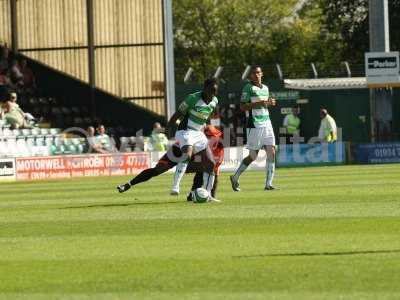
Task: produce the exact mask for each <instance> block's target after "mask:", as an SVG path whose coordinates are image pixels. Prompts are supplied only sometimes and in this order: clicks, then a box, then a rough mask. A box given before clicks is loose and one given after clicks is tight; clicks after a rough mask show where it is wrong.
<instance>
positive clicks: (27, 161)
mask: <svg viewBox="0 0 400 300" xmlns="http://www.w3.org/2000/svg"><path fill="white" fill-rule="evenodd" d="M149 167H150V155H149V154H148V153H144V152H138V153H112V154H87V155H70V156H49V157H21V158H16V166H15V168H16V177H17V180H38V179H54V178H72V177H82V176H111V175H131V174H136V173H138V172H140V171H142V170H144V169H147V168H149Z"/></svg>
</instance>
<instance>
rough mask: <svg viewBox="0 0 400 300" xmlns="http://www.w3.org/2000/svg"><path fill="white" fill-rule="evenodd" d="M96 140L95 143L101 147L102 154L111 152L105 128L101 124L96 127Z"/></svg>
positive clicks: (111, 147)
mask: <svg viewBox="0 0 400 300" xmlns="http://www.w3.org/2000/svg"><path fill="white" fill-rule="evenodd" d="M96 140H97V143H98V144H100V145H101V148H102V150H103V152H105V151H111V150H112V149H113V144H112V142H111V138H110V137H109V136H108V134H106V128H105V127H104V125H102V124H100V125H99V126H98V127H97V135H96Z"/></svg>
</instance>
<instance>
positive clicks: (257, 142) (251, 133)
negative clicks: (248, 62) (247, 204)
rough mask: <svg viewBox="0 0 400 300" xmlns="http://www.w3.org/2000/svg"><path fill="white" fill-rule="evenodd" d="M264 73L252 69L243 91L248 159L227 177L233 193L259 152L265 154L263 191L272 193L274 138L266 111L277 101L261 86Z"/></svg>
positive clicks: (257, 69) (238, 189)
mask: <svg viewBox="0 0 400 300" xmlns="http://www.w3.org/2000/svg"><path fill="white" fill-rule="evenodd" d="M262 77H263V72H262V69H261V67H260V66H252V68H251V71H250V82H249V83H247V84H246V85H245V86H244V88H243V91H242V99H241V104H240V109H241V110H242V111H244V112H246V119H247V124H246V127H247V149H248V150H249V152H250V153H249V155H248V156H247V157H245V158H244V159H243V161H242V162H241V164H240V165H239V167H238V169H237V170H236V172H235V174H234V175H232V176H230V180H231V184H232V189H233V190H234V191H236V192H238V191H240V186H239V177H240V175H241V174H242V173H243V172H244V171H245V170H246V169H247V167H248V166H249V165H250V164H251V163H252V162H253V161H254V160H256V159H257V156H258V152H259V151H260V149H265V151H266V152H267V160H266V180H265V190H273V189H275V188H274V186H273V185H272V181H273V178H274V173H275V135H274V129H273V128H272V123H271V119H270V116H269V111H268V107H269V106H274V105H275V104H276V100H275V99H273V98H271V97H270V94H269V89H268V87H267V86H266V85H265V84H263V83H262Z"/></svg>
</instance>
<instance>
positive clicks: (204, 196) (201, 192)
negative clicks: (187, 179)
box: [193, 188, 210, 203]
mask: <svg viewBox="0 0 400 300" xmlns="http://www.w3.org/2000/svg"><path fill="white" fill-rule="evenodd" d="M209 196H210V194H209V193H208V191H207V190H206V189H203V188H198V189H195V190H194V192H193V202H195V203H204V202H207V200H208V197H209Z"/></svg>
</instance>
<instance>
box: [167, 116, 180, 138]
mask: <svg viewBox="0 0 400 300" xmlns="http://www.w3.org/2000/svg"><path fill="white" fill-rule="evenodd" d="M182 117H183V114H182V113H181V112H180V111H176V112H175V113H174V114H173V115H172V117H171V118H170V119H169V121H168V123H167V128H166V129H167V131H166V134H167V135H168V136H169V137H171V134H172V132H173V131H174V129H175V127H176V124H177V122H178V120H180V119H181V118H182Z"/></svg>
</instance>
